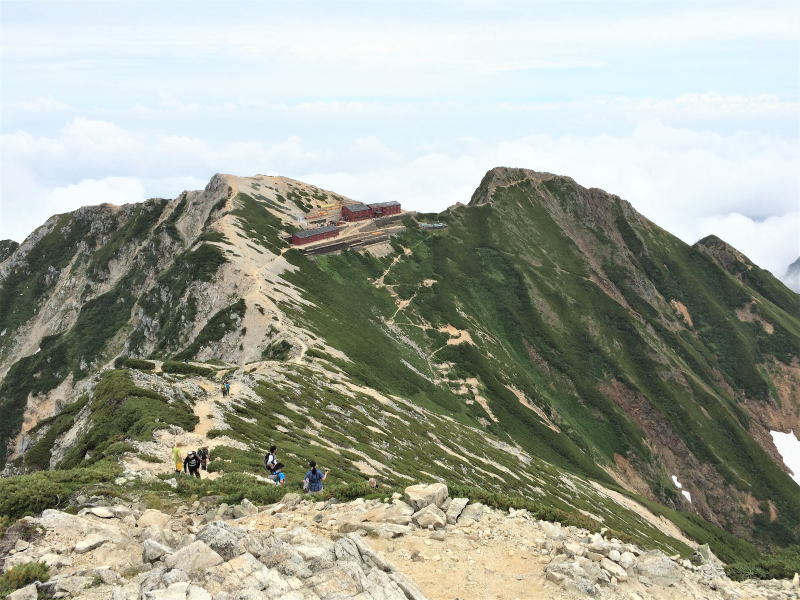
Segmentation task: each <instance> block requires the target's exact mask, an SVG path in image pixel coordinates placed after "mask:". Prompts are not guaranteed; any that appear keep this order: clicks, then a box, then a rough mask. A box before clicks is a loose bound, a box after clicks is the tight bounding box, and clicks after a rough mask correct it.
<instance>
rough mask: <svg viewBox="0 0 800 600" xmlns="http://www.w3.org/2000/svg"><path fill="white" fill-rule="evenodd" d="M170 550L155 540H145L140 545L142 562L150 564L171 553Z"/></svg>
mask: <svg viewBox="0 0 800 600" xmlns="http://www.w3.org/2000/svg"><path fill="white" fill-rule="evenodd" d="M171 552H172V549H171V548H169V547H168V546H165V545H164V544H159V543H158V542H157V541H155V540H145V541H144V544H142V562H145V563H151V562H155V561H157V560H158V559H159V558H161V557H163V556H166V555H167V554H169V553H171Z"/></svg>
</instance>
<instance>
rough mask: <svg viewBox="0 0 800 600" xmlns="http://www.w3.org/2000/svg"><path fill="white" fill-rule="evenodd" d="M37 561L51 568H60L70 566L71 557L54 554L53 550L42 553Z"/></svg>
mask: <svg viewBox="0 0 800 600" xmlns="http://www.w3.org/2000/svg"><path fill="white" fill-rule="evenodd" d="M39 562H43V563H44V564H46V565H47V566H48V567H50V568H51V569H61V568H62V567H71V566H72V559H70V558H68V557H66V556H61V555H60V554H55V553H54V552H48V553H47V554H45V555H43V556H42V557H41V558H39Z"/></svg>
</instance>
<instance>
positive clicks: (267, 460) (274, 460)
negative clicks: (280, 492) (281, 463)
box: [264, 446, 278, 473]
mask: <svg viewBox="0 0 800 600" xmlns="http://www.w3.org/2000/svg"><path fill="white" fill-rule="evenodd" d="M277 454H278V447H277V446H270V447H269V452H267V453H266V454H265V455H264V468H265V469H266V470H267V471H269V472H270V473H274V472H275V465H276V464H278V457H277Z"/></svg>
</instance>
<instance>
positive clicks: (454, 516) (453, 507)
mask: <svg viewBox="0 0 800 600" xmlns="http://www.w3.org/2000/svg"><path fill="white" fill-rule="evenodd" d="M467 504H469V498H453V499H452V500H451V501H450V504H449V505H448V507H447V512H446V513H445V515H446V517H447V523H448V524H449V525H455V524H456V522H458V517H460V516H461V511H463V510H464V507H465V506H466V505H467Z"/></svg>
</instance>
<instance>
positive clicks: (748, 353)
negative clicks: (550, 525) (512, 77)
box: [0, 168, 800, 558]
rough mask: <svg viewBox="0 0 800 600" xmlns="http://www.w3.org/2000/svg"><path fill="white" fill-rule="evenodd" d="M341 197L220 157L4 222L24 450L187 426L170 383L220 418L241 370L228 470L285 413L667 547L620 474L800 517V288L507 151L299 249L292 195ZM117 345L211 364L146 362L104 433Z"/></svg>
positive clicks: (749, 524) (750, 510)
mask: <svg viewBox="0 0 800 600" xmlns="http://www.w3.org/2000/svg"><path fill="white" fill-rule="evenodd" d="M331 198H341V197H340V196H336V195H335V194H332V193H330V192H324V191H322V190H318V189H317V188H312V187H311V186H306V185H305V184H301V183H300V182H293V181H292V180H286V179H283V178H268V177H257V178H236V177H233V176H215V178H214V179H212V181H211V183H209V186H208V187H207V188H206V190H204V191H203V192H187V193H184V194H183V195H181V196H180V197H179V198H177V199H175V200H173V201H165V200H151V201H148V202H147V203H143V204H140V205H134V206H126V207H122V208H120V209H116V208H113V209H112V208H102V207H100V208H97V209H82V212H81V211H78V212H77V213H73V214H71V215H60V216H58V217H54V218H53V219H51V220H50V221H49V222H48V224H46V225H45V226H44V227H43V228H40V230H37V232H35V233H34V234H33V235H32V237H31V238H29V239H28V240H26V241H25V243H23V244H22V245H21V246H20V247H19V248H15V247H13V245H8V248H7V250H4V253H5V254H7V257H6V258H5V259H4V260H2V262H0V307H2V310H0V330H2V331H4V337H3V338H2V341H0V360H1V361H2V362H0V364H2V369H1V370H0V377H2V383H0V407H2V408H3V410H4V411H5V412H6V414H8V415H9V416H10V418H9V419H7V420H5V421H4V422H3V424H2V426H0V442H2V444H3V446H4V447H5V448H6V451H5V452H4V453H3V455H2V457H0V458H2V459H3V460H8V461H9V464H10V467H9V470H8V472H11V471H12V470H14V469H21V470H25V469H35V468H42V467H50V468H69V467H80V465H81V464H82V462H83V461H88V462H90V463H91V462H96V461H98V460H112V461H113V460H117V459H118V457H123V463H124V462H125V461H126V460H127V459H126V458H124V457H128V458H130V457H132V456H134V455H135V454H136V453H137V452H138V453H142V452H146V444H149V443H155V442H154V441H153V440H155V441H158V439H160V438H158V436H159V435H161V434H159V431H158V427H153V426H152V425H153V423H154V422H155V423H157V422H163V423H164V424H165V427H166V426H168V425H167V424H171V425H169V426H171V427H179V428H181V430H186V431H188V432H191V431H192V428H193V427H195V424H194V421H192V422H189V421H187V420H186V419H184V418H182V417H180V416H179V415H175V414H174V412H173V409H174V407H176V406H179V407H180V406H183V405H181V404H175V403H185V404H186V406H185V407H184V408H183V409H181V410H184V411H187V410H188V411H189V412H190V416H191V414H193V415H194V417H197V418H198V419H200V421H202V417H203V416H204V415H203V414H202V411H203V410H205V404H204V403H206V402H207V400H206V399H207V398H211V397H212V396H213V394H214V393H216V390H217V386H218V378H219V377H221V376H222V375H223V374H224V373H228V376H229V377H232V378H233V379H234V381H235V383H236V385H237V386H241V387H240V389H241V390H242V393H243V396H241V397H240V398H237V399H236V400H235V401H233V402H232V403H228V404H224V405H222V404H220V403H219V401H218V400H214V401H213V402H212V404H214V406H215V407H216V408H215V410H219V411H220V413H219V414H217V416H216V417H215V418H216V419H217V429H219V428H221V429H220V430H219V431H217V432H216V433H217V434H218V435H221V436H222V437H223V438H224V443H220V444H219V447H218V450H217V451H218V456H219V457H220V459H221V460H222V461H223V464H222V465H221V466H220V467H219V468H220V470H222V471H226V470H227V471H228V472H231V471H239V470H245V471H249V472H253V473H256V472H258V470H259V464H260V452H261V451H262V450H263V449H264V448H265V447H266V445H268V443H269V442H270V441H271V440H278V441H280V443H281V444H282V445H283V446H284V447H286V448H288V449H289V452H290V453H291V455H292V456H293V457H295V458H296V459H297V460H298V461H300V460H302V459H306V458H309V456H320V457H322V459H323V460H325V461H326V462H330V463H335V464H337V470H338V472H337V477H338V478H339V479H342V480H349V481H356V480H363V479H364V478H365V477H366V476H368V474H375V475H377V476H379V477H380V478H381V479H383V480H386V481H388V482H391V483H392V484H395V485H397V484H402V483H404V482H405V481H407V478H409V477H412V478H413V477H414V474H417V473H420V474H423V476H425V477H432V478H433V477H435V478H442V479H448V480H451V481H453V482H456V483H467V484H474V485H479V486H483V487H486V488H488V489H494V490H498V491H506V492H510V493H514V494H517V495H520V496H524V497H527V498H531V499H535V500H536V501H537V502H542V503H544V505H547V506H550V507H553V508H558V509H559V510H571V511H586V512H592V511H591V506H593V505H598V506H599V505H602V506H604V507H605V508H604V509H602V510H601V511H600V512H602V513H603V514H601V515H598V514H594V517H600V518H602V519H603V520H604V522H606V523H607V524H608V525H609V526H612V527H613V528H614V529H618V530H620V529H621V530H625V529H630V530H631V531H632V532H633V533H631V535H638V536H639V538H638V539H644V538H647V539H649V540H650V542H651V543H657V544H662V545H663V544H672V545H671V546H670V547H671V548H673V549H678V546H677V545H680V544H681V543H682V542H680V541H676V540H675V539H674V538H673V539H672V540H671V541H669V540H666V539H664V538H659V537H658V536H657V535H656V534H655V533H654V531H653V530H652V529H651V528H652V527H653V522H651V521H647V519H645V520H644V521H641V516H640V517H639V519H638V520H637V521H636V523H637V524H635V525H634V524H633V523H634V521H633V520H631V519H635V517H632V516H631V515H630V514H629V512H626V510H627V509H624V508H622V507H621V506H620V505H619V504H616V503H613V502H612V504H608V502H610V501H609V500H608V498H611V496H613V494H622V495H626V496H628V497H629V498H630V499H634V500H635V501H636V502H638V503H639V505H640V506H642V507H644V506H646V507H648V508H649V510H650V511H652V512H653V513H655V514H661V515H664V516H666V517H667V518H669V519H671V520H672V521H673V522H674V523H675V524H677V525H678V526H679V528H680V529H681V530H682V531H683V532H684V534H686V535H688V536H691V537H694V538H695V539H700V540H702V541H711V542H712V543H715V544H717V551H718V552H720V553H721V554H723V555H725V556H727V557H730V558H733V557H735V556H752V555H753V554H754V553H755V550H754V549H753V547H752V546H749V545H748V543H747V542H743V541H739V540H737V537H738V538H742V539H744V540H749V541H751V542H754V543H755V544H756V545H757V546H759V547H762V548H767V547H772V546H776V545H781V546H785V545H788V544H791V543H797V542H798V541H800V494H798V487H797V484H796V483H794V482H793V481H792V479H791V478H790V477H789V475H788V474H787V472H786V469H785V467H784V466H783V464H782V462H781V460H780V457H779V456H778V454H777V451H776V449H775V447H774V446H773V445H772V441H771V438H770V435H769V431H771V430H781V431H788V430H790V429H793V428H794V429H795V430H797V429H800V400H798V399H799V398H800V296H798V295H797V294H794V293H793V292H791V291H790V290H788V289H787V288H786V287H785V286H783V284H781V283H780V282H779V281H778V280H776V279H775V278H774V277H772V276H771V275H770V274H769V273H768V272H766V271H764V270H762V269H759V268H758V267H757V266H755V265H753V264H752V263H751V262H750V261H749V260H747V258H746V257H744V256H743V255H741V254H740V253H739V252H737V251H736V250H735V249H733V248H731V247H730V246H728V245H727V244H725V243H724V242H722V241H721V240H718V239H716V238H713V237H710V238H705V239H704V240H701V241H700V242H698V243H697V244H695V245H694V246H689V245H687V244H685V243H683V242H682V241H680V240H678V239H677V238H675V237H674V236H672V235H670V234H669V233H668V232H666V231H664V230H662V229H660V228H659V227H657V226H656V225H655V224H653V223H651V222H650V221H648V220H647V219H645V218H644V217H642V216H641V215H639V214H638V213H637V212H636V211H635V210H634V209H633V208H632V207H631V205H630V204H629V203H627V202H625V201H623V200H621V199H619V198H618V197H616V196H612V195H609V194H607V193H605V192H603V191H601V190H595V189H586V188H583V187H581V186H579V185H577V184H576V183H575V182H574V181H573V180H571V179H569V178H566V177H558V176H554V175H549V174H544V173H536V172H532V171H526V170H520V169H502V168H501V169H494V170H492V171H490V172H489V173H487V175H486V177H485V178H484V180H483V181H482V183H481V185H480V187H479V188H478V190H476V192H475V194H474V195H473V198H472V201H471V202H470V203H469V205H466V206H465V205H458V206H455V207H453V208H451V209H448V210H447V211H445V212H444V213H442V214H440V215H417V216H416V218H413V219H412V218H407V219H406V225H407V227H406V229H405V231H404V232H403V233H401V234H400V235H398V236H396V237H395V238H393V240H392V248H393V250H392V251H391V252H390V253H389V254H388V255H384V256H375V255H373V254H371V253H369V252H355V251H345V252H343V253H340V254H337V255H328V256H322V257H315V258H311V257H307V256H304V255H302V254H300V253H299V252H297V251H296V250H293V249H290V248H289V247H288V246H287V244H286V242H285V241H284V240H283V239H282V237H281V236H282V235H283V234H284V233H285V232H288V231H291V230H292V228H293V223H294V222H296V221H295V220H294V218H295V216H296V214H298V212H300V213H302V212H304V211H307V210H309V208H310V207H314V206H324V205H325V203H326V202H328V201H329V200H330V199H331ZM425 221H438V222H442V223H444V224H446V225H447V227H446V228H444V229H435V230H434V229H425V228H421V227H420V226H419V223H421V222H425ZM6 334H7V335H6ZM120 355H124V356H131V357H139V358H149V359H154V360H156V361H157V364H158V365H161V361H163V360H167V359H171V358H172V359H180V360H183V359H188V360H196V361H199V363H200V364H202V367H201V366H199V365H198V367H197V368H193V367H192V366H191V365H188V366H185V367H182V366H181V365H182V363H178V364H177V365H176V366H169V363H166V364H165V366H164V367H163V369H162V368H159V369H156V372H155V373H151V374H146V373H141V374H136V373H137V372H135V371H134V372H132V373H134V374H136V375H135V377H136V385H137V386H139V388H140V389H141V390H145V391H147V390H149V391H150V392H152V393H153V394H155V396H153V395H148V394H147V393H142V392H139V393H138V395H136V394H134V395H133V397H135V398H137V400H135V401H134V402H133V403H132V404H130V406H128V403H127V401H124V402H122V401H121V402H122V404H123V405H125V406H128V408H126V409H125V411H126V412H125V413H124V414H125V415H126V416H125V419H126V421H125V422H126V423H130V424H131V425H130V427H123V428H121V429H120V428H112V429H113V435H112V434H111V431H112V429H104V428H102V427H100V428H97V427H94V428H93V427H91V426H90V425H91V423H93V422H97V423H102V422H103V421H104V420H108V419H109V418H111V417H109V415H108V414H106V413H105V412H103V411H104V410H105V408H104V407H105V405H106V404H107V398H106V396H104V395H103V394H102V393H101V394H100V395H99V396H98V391H97V390H98V387H99V384H98V374H100V373H101V372H103V371H105V370H106V369H108V368H109V367H110V366H111V363H112V362H113V360H114V359H115V358H116V357H119V356H120ZM131 364H133V365H135V364H136V363H131ZM214 364H218V365H220V367H219V368H215V367H214V366H213V365H214ZM222 365H224V369H223V368H222ZM168 367H169V368H168ZM175 369H179V370H180V369H184V370H187V372H191V373H194V374H191V373H190V375H189V378H188V379H184V378H183V377H182V376H180V375H174V374H173V375H171V374H168V373H166V371H173V372H174V370H175ZM209 369H210V370H209ZM197 374H200V376H199V379H197V380H192V379H191V378H192V377H196V376H197ZM101 377H104V376H101ZM215 377H216V378H217V379H216V380H215V379H214V378H215ZM98 397H99V398H100V399H99V400H98ZM81 398H82V399H83V400H80V399H81ZM89 398H91V399H92V400H91V401H89ZM104 398H106V400H104ZM76 402H83V404H76ZM159 406H161V407H162V408H163V410H162V409H161V408H159ZM170 407H172V408H170ZM398 407H404V408H402V410H400V409H399V408H398ZM411 407H415V408H411ZM192 411H194V412H192ZM198 411H200V412H198ZM179 412H180V411H179ZM112 414H113V412H112ZM215 414H216V413H215ZM154 419H157V420H156V421H154ZM137 424H138V425H137ZM375 430H377V431H375ZM104 431H109V434H108V435H107V436H105V437H104V434H103V433H102V432H104ZM215 431H216V430H215ZM222 431H224V433H220V432H222ZM379 432H382V433H379ZM209 435H210V434H209ZM162 441H163V440H162ZM164 443H167V442H165V441H164ZM126 444H127V446H126ZM142 444H144V445H145V446H142ZM52 447H55V448H60V450H58V451H55V450H53V451H50V452H49V454H48V448H52ZM333 449H335V451H334V450H333ZM520 456H524V457H526V458H525V460H524V461H523V460H521V459H520V458H519V457H520ZM227 461H230V463H228V462H227ZM364 465H367V467H365V466H364ZM674 478H675V479H677V480H679V481H680V482H681V484H682V489H679V488H678V487H677V486H676V485H675V483H674V482H673V479H674ZM566 481H569V482H570V483H566ZM590 481H593V482H594V483H590ZM559 482H562V485H560V484H559ZM597 486H599V487H597ZM575 489H579V490H580V492H576V491H575ZM599 489H602V490H605V491H604V492H602V493H600V492H598V490H599ZM684 491H688V492H689V494H690V496H689V495H686V494H684V493H682V492H684ZM598 494H599V495H598ZM602 498H605V500H603V499H602ZM598 510H600V509H598ZM676 544H677V545H676ZM665 547H666V546H665Z"/></svg>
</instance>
